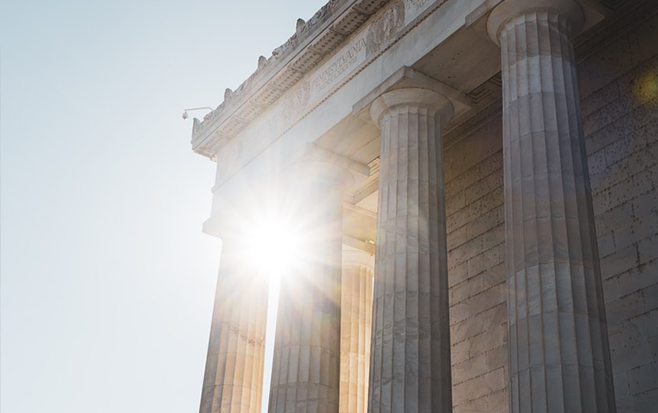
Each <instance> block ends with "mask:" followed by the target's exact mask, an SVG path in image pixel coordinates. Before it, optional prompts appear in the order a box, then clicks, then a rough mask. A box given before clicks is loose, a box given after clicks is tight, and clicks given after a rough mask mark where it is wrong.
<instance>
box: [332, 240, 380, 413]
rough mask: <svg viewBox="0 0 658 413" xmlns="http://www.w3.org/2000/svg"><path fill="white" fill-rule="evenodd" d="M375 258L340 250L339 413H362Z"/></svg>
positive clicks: (365, 402) (364, 402)
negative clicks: (341, 255)
mask: <svg viewBox="0 0 658 413" xmlns="http://www.w3.org/2000/svg"><path fill="white" fill-rule="evenodd" d="M374 271H375V257H374V256H373V255H371V254H369V253H367V252H365V251H359V250H355V249H347V250H346V249H343V280H342V284H341V305H340V314H341V315H340V317H341V326H340V406H339V412H340V413H366V411H367V409H368V377H369V374H370V334H371V328H372V279H373V276H374Z"/></svg>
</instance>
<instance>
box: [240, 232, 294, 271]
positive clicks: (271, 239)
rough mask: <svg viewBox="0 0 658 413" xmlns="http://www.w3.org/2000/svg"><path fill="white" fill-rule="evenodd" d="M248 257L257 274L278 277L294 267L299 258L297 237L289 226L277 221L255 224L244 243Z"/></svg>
mask: <svg viewBox="0 0 658 413" xmlns="http://www.w3.org/2000/svg"><path fill="white" fill-rule="evenodd" d="M246 245H247V248H248V249H249V254H248V256H250V257H253V259H254V260H255V262H254V263H253V264H255V265H256V267H257V268H258V270H259V272H261V273H265V274H266V275H268V276H278V275H279V274H281V272H283V271H285V270H288V269H290V268H291V266H293V265H294V262H295V259H296V258H297V257H299V254H300V250H301V243H300V242H299V236H298V235H296V234H295V232H294V231H293V230H292V229H291V227H290V226H289V225H286V224H285V223H283V222H277V221H262V222H256V223H254V225H253V226H252V228H251V230H250V231H249V234H248V236H247V241H246Z"/></svg>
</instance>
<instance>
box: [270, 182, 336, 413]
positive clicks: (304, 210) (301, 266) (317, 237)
mask: <svg viewBox="0 0 658 413" xmlns="http://www.w3.org/2000/svg"><path fill="white" fill-rule="evenodd" d="M295 187H296V189H297V190H298V191H299V192H298V194H297V196H295V197H294V198H296V199H297V202H299V203H301V207H300V208H299V210H298V212H297V213H296V214H295V216H296V217H298V219H299V221H300V223H301V227H302V230H301V234H302V235H301V237H302V238H303V242H302V245H303V247H304V252H303V253H302V254H301V256H300V257H299V258H298V263H297V265H296V266H295V268H293V269H291V270H290V271H288V272H286V273H284V274H282V275H281V290H280V295H279V313H278V317H277V328H276V338H275V344H274V361H273V364H272V384H271V390H270V402H269V411H270V413H292V412H299V413H306V412H308V413H337V412H338V395H339V355H340V283H341V250H342V193H341V192H340V191H339V190H338V187H337V182H336V179H335V177H334V176H323V175H322V172H320V176H315V177H313V179H309V176H308V172H302V173H300V174H299V175H297V176H296V182H295Z"/></svg>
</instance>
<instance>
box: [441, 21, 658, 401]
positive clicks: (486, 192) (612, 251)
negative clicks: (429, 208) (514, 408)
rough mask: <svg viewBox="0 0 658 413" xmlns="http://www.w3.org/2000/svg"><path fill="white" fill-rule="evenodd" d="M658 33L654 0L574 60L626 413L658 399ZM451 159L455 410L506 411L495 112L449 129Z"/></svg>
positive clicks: (612, 342)
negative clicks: (455, 131) (461, 130)
mask: <svg viewBox="0 0 658 413" xmlns="http://www.w3.org/2000/svg"><path fill="white" fill-rule="evenodd" d="M656 33H658V12H656V11H654V12H653V13H652V15H649V16H644V18H643V21H641V22H637V24H635V25H634V26H633V28H632V29H631V30H630V31H628V32H624V33H620V34H618V35H617V36H616V38H615V39H614V40H612V41H609V42H607V43H605V44H602V45H599V47H597V48H596V50H589V51H587V52H588V53H589V55H587V56H581V57H580V59H579V64H578V76H579V88H580V94H581V105H582V112H583V125H584V129H585V137H586V146H587V153H588V161H589V169H590V179H591V184H592V193H593V203H594V213H595V215H596V228H597V237H598V244H599V251H600V257H601V269H602V277H603V280H604V294H605V300H606V310H607V317H608V324H609V325H608V328H609V337H610V347H611V357H612V365H613V373H614V380H615V392H616V400H617V411H618V412H619V413H651V412H654V411H655V407H656V406H658V36H657V35H656ZM577 51H578V49H577ZM581 55H582V53H581ZM451 138H454V137H451ZM444 162H445V181H446V189H445V192H446V216H447V223H446V224H447V231H448V240H447V241H448V273H449V274H448V275H449V285H450V312H451V313H450V320H451V321H450V324H451V332H450V334H451V347H452V350H451V351H452V382H453V405H454V413H465V412H469V413H471V412H487V413H497V412H508V411H509V402H508V398H509V394H508V390H507V381H508V378H507V367H506V366H507V351H508V350H507V325H506V323H507V308H506V300H507V298H506V284H505V283H506V268H505V252H504V249H505V228H504V218H505V217H504V206H503V205H504V193H503V169H502V168H503V159H502V121H501V118H500V116H493V117H491V118H490V119H489V120H485V121H481V123H480V125H479V126H478V127H477V128H476V129H474V130H470V131H468V132H466V133H465V134H463V136H458V137H457V138H456V139H446V148H445V154H444Z"/></svg>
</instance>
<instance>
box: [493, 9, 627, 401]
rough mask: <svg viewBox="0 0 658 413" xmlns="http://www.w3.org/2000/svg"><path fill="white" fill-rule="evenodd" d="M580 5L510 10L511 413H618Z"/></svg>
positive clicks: (506, 127)
mask: <svg viewBox="0 0 658 413" xmlns="http://www.w3.org/2000/svg"><path fill="white" fill-rule="evenodd" d="M583 21H584V13H583V10H582V8H581V6H580V5H579V4H578V3H577V2H575V1H573V0H514V1H504V2H503V3H501V4H500V5H499V6H497V8H496V9H494V11H493V12H492V13H491V15H490V17H489V21H488V30H489V34H490V35H491V36H492V38H493V39H494V40H495V41H496V42H497V43H498V42H499V43H500V46H501V49H502V79H503V148H504V149H503V150H504V173H505V226H506V236H507V255H506V261H507V270H508V279H507V286H508V328H509V349H510V353H509V356H510V358H509V380H510V397H511V399H510V407H511V411H512V412H523V413H528V412H592V413H595V412H596V413H607V412H614V411H615V399H614V393H613V386H612V374H611V373H612V372H611V367H610V357H609V349H608V335H607V330H606V319H605V308H604V301H603V293H602V287H601V274H600V268H599V258H598V253H597V245H596V233H595V228H594V215H593V212H592V201H591V194H590V183H589V176H588V170H587V157H586V152H585V142H584V137H583V128H582V119H581V113H580V103H579V97H578V85H577V81H576V61H575V58H574V52H573V46H572V42H571V39H572V37H573V36H574V35H575V34H577V33H578V31H579V30H580V29H581V27H582V26H583Z"/></svg>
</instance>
